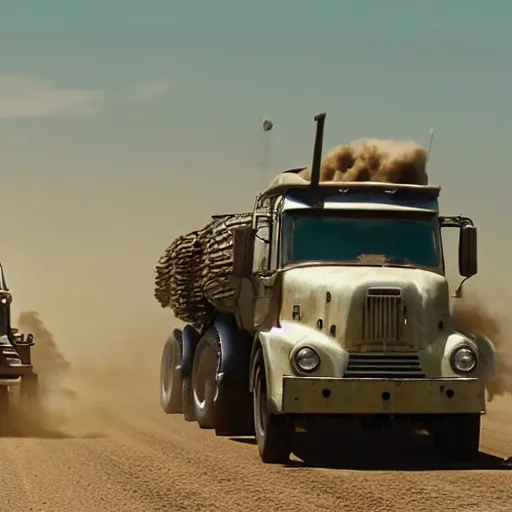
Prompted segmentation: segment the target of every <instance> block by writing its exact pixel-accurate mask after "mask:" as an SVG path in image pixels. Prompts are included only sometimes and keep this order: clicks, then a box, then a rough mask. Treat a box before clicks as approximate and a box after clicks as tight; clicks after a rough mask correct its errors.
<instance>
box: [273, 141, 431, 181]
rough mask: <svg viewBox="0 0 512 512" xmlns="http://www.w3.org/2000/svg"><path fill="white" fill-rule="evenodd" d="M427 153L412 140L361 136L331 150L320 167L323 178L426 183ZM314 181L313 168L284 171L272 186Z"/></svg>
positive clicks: (325, 179) (324, 179)
mask: <svg viewBox="0 0 512 512" xmlns="http://www.w3.org/2000/svg"><path fill="white" fill-rule="evenodd" d="M427 159H428V152H427V151H426V150H425V148H423V147H422V146H421V145H420V144H418V143H416V142H414V141H411V140H391V139H359V140H356V141H353V142H351V143H350V144H344V145H341V146H337V147H335V148H333V149H331V150H330V151H329V152H328V153H327V154H326V156H325V157H324V159H323V160H322V164H321V167H320V181H378V182H387V183H408V184H412V185H427V184H428V175H427V170H426V166H427ZM310 180H311V169H310V168H306V169H303V170H302V171H300V172H299V173H297V174H286V173H285V174H281V175H279V176H277V178H276V179H275V180H274V181H273V183H272V185H277V184H280V183H286V182H301V181H305V182H307V181H310Z"/></svg>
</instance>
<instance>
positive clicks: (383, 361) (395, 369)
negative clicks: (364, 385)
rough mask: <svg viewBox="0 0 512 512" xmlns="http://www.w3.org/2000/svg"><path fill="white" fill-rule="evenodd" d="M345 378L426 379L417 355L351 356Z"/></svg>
mask: <svg viewBox="0 0 512 512" xmlns="http://www.w3.org/2000/svg"><path fill="white" fill-rule="evenodd" d="M344 377H347V378H351V379H364V378H372V379H386V378H400V379H418V378H424V377H425V374H424V373H423V370H422V369H421V364H420V359H419V357H418V356H417V355H416V354H368V353H367V354H350V355H349V358H348V365H347V369H346V371H345V375H344Z"/></svg>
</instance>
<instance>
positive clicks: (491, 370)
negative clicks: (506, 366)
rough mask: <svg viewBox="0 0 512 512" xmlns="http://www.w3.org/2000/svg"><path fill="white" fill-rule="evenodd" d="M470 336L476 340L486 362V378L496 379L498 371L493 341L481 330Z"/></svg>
mask: <svg viewBox="0 0 512 512" xmlns="http://www.w3.org/2000/svg"><path fill="white" fill-rule="evenodd" d="M470 338H472V340H473V341H474V342H475V344H476V346H477V347H478V351H479V352H480V354H481V356H482V359H483V362H484V368H485V370H484V379H485V380H490V381H492V380H495V379H496V377H497V373H496V349H495V348H494V344H493V342H492V341H491V340H490V339H489V338H488V337H487V336H485V335H484V334H482V333H481V332H472V333H471V334H470Z"/></svg>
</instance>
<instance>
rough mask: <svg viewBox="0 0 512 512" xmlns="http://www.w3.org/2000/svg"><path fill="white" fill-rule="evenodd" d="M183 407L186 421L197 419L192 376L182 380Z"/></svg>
mask: <svg viewBox="0 0 512 512" xmlns="http://www.w3.org/2000/svg"><path fill="white" fill-rule="evenodd" d="M181 408H182V410H183V418H184V419H185V421H195V420H196V413H195V411H194V390H193V387H192V377H183V380H182V381H181Z"/></svg>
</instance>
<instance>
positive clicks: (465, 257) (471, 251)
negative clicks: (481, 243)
mask: <svg viewBox="0 0 512 512" xmlns="http://www.w3.org/2000/svg"><path fill="white" fill-rule="evenodd" d="M477 259H478V257H477V243H476V227H475V226H471V225H466V226H463V227H462V228H461V229H460V234H459V273H460V275H461V276H463V277H467V278H469V277H472V276H474V275H475V274H476V273H477V272H478V261H477Z"/></svg>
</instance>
